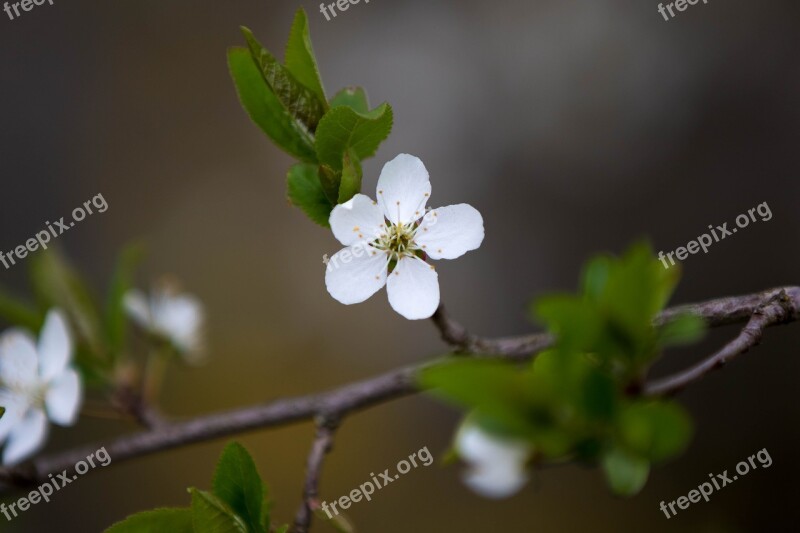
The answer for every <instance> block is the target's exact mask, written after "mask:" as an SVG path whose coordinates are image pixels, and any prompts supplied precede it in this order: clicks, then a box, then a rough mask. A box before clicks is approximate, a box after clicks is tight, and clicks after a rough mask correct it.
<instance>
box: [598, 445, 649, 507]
mask: <svg viewBox="0 0 800 533" xmlns="http://www.w3.org/2000/svg"><path fill="white" fill-rule="evenodd" d="M603 471H604V472H605V474H606V479H607V480H608V484H609V486H610V487H611V490H612V491H614V493H615V494H618V495H620V496H633V495H635V494H637V493H638V492H639V491H640V490H642V488H644V485H645V483H647V476H648V475H649V474H650V464H649V463H648V462H647V461H646V460H645V459H641V458H639V457H636V456H633V455H630V454H628V453H625V452H623V451H621V450H619V449H616V448H615V449H613V450H611V451H609V452H608V453H606V455H605V456H604V457H603Z"/></svg>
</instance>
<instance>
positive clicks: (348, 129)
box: [316, 104, 393, 172]
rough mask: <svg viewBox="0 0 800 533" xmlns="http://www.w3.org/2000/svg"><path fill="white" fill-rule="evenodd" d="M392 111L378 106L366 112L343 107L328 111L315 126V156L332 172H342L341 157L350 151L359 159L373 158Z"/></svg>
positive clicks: (387, 133) (390, 124) (390, 119)
mask: <svg viewBox="0 0 800 533" xmlns="http://www.w3.org/2000/svg"><path fill="white" fill-rule="evenodd" d="M392 121H393V115H392V108H391V106H389V104H382V105H380V106H378V107H377V108H375V109H373V110H372V111H370V112H369V113H358V112H356V111H354V110H353V109H351V108H350V107H346V106H338V107H334V108H332V109H331V110H330V111H328V112H327V113H326V114H325V116H324V117H322V120H321V121H320V123H319V126H318V127H317V140H316V147H317V157H318V158H319V161H320V163H322V164H324V165H328V166H329V167H330V168H331V169H333V170H334V171H337V172H338V171H341V170H342V163H343V161H344V154H345V153H346V152H348V151H350V150H352V153H353V154H355V156H356V157H357V158H358V159H359V160H364V159H366V158H368V157H372V156H373V155H375V152H376V151H377V149H378V146H380V144H381V143H382V142H383V141H384V140H385V139H386V137H388V136H389V133H390V132H391V131H392Z"/></svg>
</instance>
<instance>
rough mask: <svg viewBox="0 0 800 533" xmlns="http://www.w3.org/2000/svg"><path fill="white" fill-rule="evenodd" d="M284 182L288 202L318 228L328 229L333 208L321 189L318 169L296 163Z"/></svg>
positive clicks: (313, 166)
mask: <svg viewBox="0 0 800 533" xmlns="http://www.w3.org/2000/svg"><path fill="white" fill-rule="evenodd" d="M286 181H287V189H288V191H289V201H291V202H292V204H293V205H295V206H297V207H299V208H300V209H302V210H303V212H304V213H305V214H306V215H308V218H310V219H311V220H313V221H314V222H316V223H317V224H319V225H320V226H323V227H326V228H327V227H329V226H328V218H330V214H331V209H333V206H332V205H331V202H329V201H328V198H327V196H326V195H325V191H324V190H323V189H322V184H321V183H320V177H319V169H318V167H317V166H315V165H306V164H303V163H298V164H296V165H294V166H293V167H292V168H290V169H289V174H288V176H287V178H286Z"/></svg>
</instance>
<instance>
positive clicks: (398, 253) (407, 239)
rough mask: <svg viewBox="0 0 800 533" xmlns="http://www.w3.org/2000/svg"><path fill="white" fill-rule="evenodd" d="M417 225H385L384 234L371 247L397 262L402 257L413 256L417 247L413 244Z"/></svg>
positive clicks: (413, 223) (414, 223)
mask: <svg viewBox="0 0 800 533" xmlns="http://www.w3.org/2000/svg"><path fill="white" fill-rule="evenodd" d="M418 227H419V224H417V223H416V222H412V223H410V224H392V223H390V222H387V223H386V230H387V231H386V232H385V233H381V235H380V236H379V237H378V239H377V240H376V241H375V243H374V244H373V246H374V247H375V248H377V249H379V250H383V251H386V252H387V253H388V254H389V258H390V259H391V260H394V261H399V260H400V259H401V258H403V257H407V256H414V255H416V251H417V250H419V247H417V245H416V244H415V243H414V236H415V235H416V233H417V228H418Z"/></svg>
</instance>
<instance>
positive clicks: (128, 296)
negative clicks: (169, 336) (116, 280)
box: [122, 289, 153, 328]
mask: <svg viewBox="0 0 800 533" xmlns="http://www.w3.org/2000/svg"><path fill="white" fill-rule="evenodd" d="M122 302H123V305H124V306H125V310H126V311H127V312H128V316H130V317H131V318H132V319H133V321H134V322H136V323H137V324H139V325H140V326H142V327H143V328H150V327H152V325H153V317H152V315H151V314H150V305H149V304H148V303H147V297H146V296H145V295H144V294H142V291H139V290H136V289H133V290H130V291H128V292H127V293H125V296H124V298H123V300H122Z"/></svg>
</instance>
